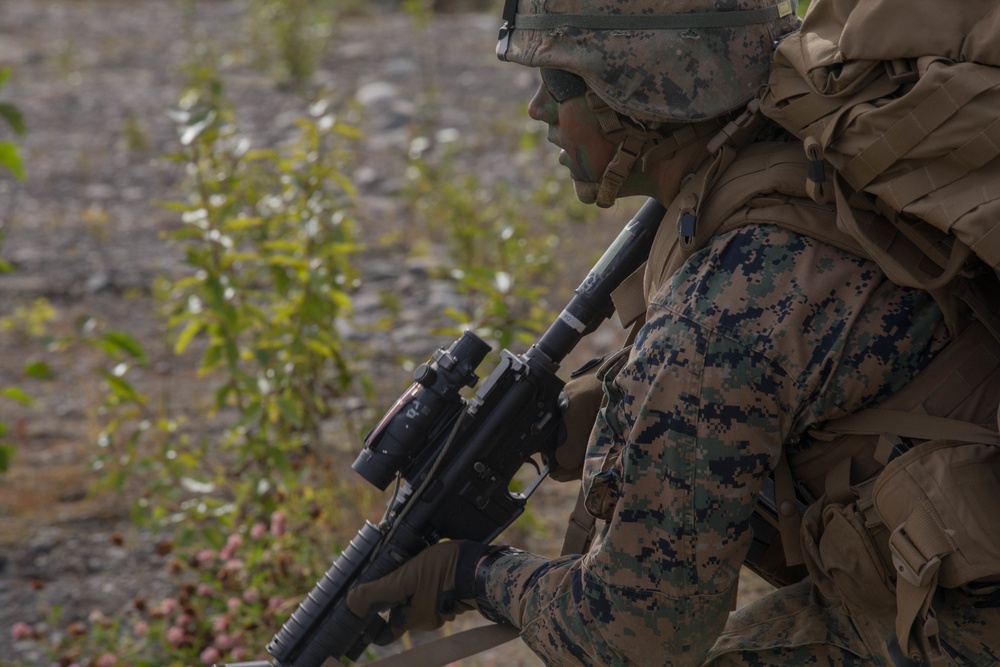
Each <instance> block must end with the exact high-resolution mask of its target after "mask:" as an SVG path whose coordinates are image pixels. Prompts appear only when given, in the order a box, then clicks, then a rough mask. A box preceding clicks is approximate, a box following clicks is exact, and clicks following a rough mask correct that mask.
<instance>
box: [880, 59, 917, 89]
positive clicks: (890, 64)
mask: <svg viewBox="0 0 1000 667" xmlns="http://www.w3.org/2000/svg"><path fill="white" fill-rule="evenodd" d="M885 72H886V74H888V75H889V81H891V82H892V83H893V84H895V85H897V86H905V85H906V84H908V83H913V82H914V81H916V80H917V79H919V78H920V74H919V73H917V68H916V67H914V66H913V60H912V59H910V58H893V59H892V60H886V61H885Z"/></svg>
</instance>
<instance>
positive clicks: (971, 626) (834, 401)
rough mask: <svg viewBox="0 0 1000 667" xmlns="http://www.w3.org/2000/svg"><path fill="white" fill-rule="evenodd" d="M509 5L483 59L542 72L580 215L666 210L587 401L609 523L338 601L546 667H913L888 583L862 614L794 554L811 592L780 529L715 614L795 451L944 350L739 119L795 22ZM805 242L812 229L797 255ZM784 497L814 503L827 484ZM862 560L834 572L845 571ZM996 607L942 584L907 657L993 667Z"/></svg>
mask: <svg viewBox="0 0 1000 667" xmlns="http://www.w3.org/2000/svg"><path fill="white" fill-rule="evenodd" d="M507 5H508V7H507V9H506V10H505V19H506V21H507V24H506V25H505V28H504V30H502V31H501V41H500V44H499V46H498V54H499V55H500V57H501V59H504V60H507V61H511V62H516V63H520V64H523V65H528V66H532V67H537V68H539V69H540V73H541V85H540V86H539V88H538V91H537V93H536V94H535V96H534V98H533V99H532V100H531V103H530V105H529V115H530V116H531V117H532V118H534V119H536V120H539V121H542V122H544V123H546V124H548V126H549V135H548V136H549V140H550V141H551V142H552V143H554V144H555V145H556V146H558V147H560V148H561V149H562V152H561V154H560V162H561V163H562V164H563V165H565V166H566V167H567V168H568V169H569V172H570V174H571V176H572V178H573V180H574V183H575V185H576V188H577V193H578V196H579V197H580V199H581V200H583V201H585V202H590V203H596V204H597V205H599V206H605V207H606V206H610V205H611V204H612V203H613V202H614V201H615V200H616V199H617V198H618V197H623V196H631V195H645V196H649V197H653V198H656V199H657V200H659V201H661V202H663V203H664V204H669V211H668V213H667V216H666V218H665V222H664V225H663V229H662V230H661V232H660V236H659V237H658V238H657V241H656V247H654V250H653V252H652V254H651V257H650V261H649V266H648V267H647V269H646V275H645V289H646V300H647V310H646V312H645V313H644V324H643V325H642V326H641V328H639V329H638V333H637V336H636V337H635V340H634V344H633V345H632V346H631V347H630V348H626V349H625V350H623V351H622V352H621V353H619V354H615V355H612V356H610V357H609V358H608V359H607V360H606V361H605V362H604V363H603V365H602V366H601V368H600V370H599V371H598V373H597V379H598V380H600V382H601V383H602V385H603V390H604V394H605V400H604V405H603V407H602V408H601V410H600V411H599V413H598V414H597V417H596V422H595V423H594V426H593V430H592V433H591V435H590V438H589V443H587V444H586V452H585V457H584V456H583V450H582V448H581V449H580V450H579V454H578V455H577V456H578V457H579V458H581V459H582V460H581V461H580V464H579V468H582V479H583V489H584V492H585V497H586V508H587V510H588V512H589V513H590V514H592V515H593V516H595V517H596V518H597V519H598V520H599V521H600V522H601V523H600V524H599V527H598V531H597V534H596V537H595V539H594V541H593V544H592V545H591V546H590V547H589V549H588V550H587V551H586V553H583V554H582V555H581V554H573V555H567V556H563V557H559V558H555V559H549V558H543V557H541V556H537V555H533V554H530V553H525V552H521V551H518V550H515V549H511V548H508V547H490V548H484V547H481V546H480V545H475V544H467V543H455V542H447V543H443V544H439V545H436V546H433V547H431V548H429V549H427V550H425V551H424V552H423V553H422V554H420V555H419V556H418V557H417V558H416V559H414V560H413V561H411V562H409V563H407V564H406V565H404V566H403V567H401V568H400V569H399V570H397V571H396V572H395V573H394V574H392V575H390V576H389V577H386V578H385V579H383V580H379V581H376V582H373V583H371V584H366V585H364V586H361V587H360V588H358V589H357V590H355V591H354V592H352V593H351V595H350V597H349V600H348V602H349V605H350V606H351V608H352V610H353V611H354V612H355V613H356V614H359V615H362V614H363V613H364V612H366V611H367V610H368V609H369V608H371V607H372V606H373V605H376V604H377V605H381V606H382V607H393V612H392V615H391V624H392V625H393V626H394V628H395V631H396V632H397V633H401V632H402V631H403V630H404V629H430V628H433V627H437V626H439V625H440V624H441V623H443V622H444V621H445V620H446V619H449V618H452V617H453V616H454V614H455V613H457V612H458V611H464V610H467V609H472V608H478V609H479V611H480V612H481V613H482V614H483V615H484V616H486V617H487V618H489V619H491V620H496V621H499V622H503V623H508V624H511V625H513V626H514V627H516V628H518V629H519V630H520V635H521V638H522V639H523V640H524V641H525V642H526V643H527V644H528V645H529V646H530V647H531V648H532V650H534V651H535V652H536V653H537V654H538V655H539V656H540V657H541V658H542V660H543V661H544V662H545V663H546V664H547V665H641V666H645V665H699V664H711V665H806V664H823V665H826V664H830V665H862V664H865V665H867V664H890V661H891V660H893V659H897V660H900V659H901V663H900V664H907V663H906V660H908V659H910V658H912V657H913V656H914V653H913V652H912V651H909V650H906V651H904V652H905V653H907V654H908V655H902V653H900V651H899V644H900V642H899V641H898V640H896V641H895V643H894V642H893V640H891V639H890V638H891V637H893V636H894V633H895V632H896V624H895V619H896V608H895V598H894V597H893V595H894V589H893V587H892V585H891V576H889V575H885V576H883V579H884V580H885V581H882V582H881V583H884V584H885V587H886V591H882V590H880V591H877V592H876V593H873V595H875V602H873V603H872V604H868V605H866V604H865V602H864V601H862V602H861V603H857V602H856V601H855V599H854V598H852V597H850V596H849V595H846V596H845V595H842V594H841V593H842V591H841V589H838V588H836V587H832V588H831V587H830V586H827V585H824V582H827V581H828V580H832V579H835V578H836V577H835V576H834V577H831V576H827V575H828V574H829V572H830V571H834V572H839V571H843V572H846V577H844V580H845V581H848V582H849V581H850V580H851V579H852V577H853V576H854V575H853V574H852V570H851V569H850V566H851V563H847V562H844V563H843V567H842V568H841V563H840V561H838V560H837V559H838V558H841V557H842V556H843V555H838V556H836V557H834V558H833V563H832V564H831V563H830V562H829V561H830V558H827V562H826V563H825V564H824V563H822V562H821V561H822V560H823V558H822V554H820V555H816V554H814V553H811V552H810V553H807V554H806V558H805V560H806V563H807V565H808V566H809V573H810V576H808V577H805V578H803V575H804V572H802V571H797V570H794V569H790V570H789V569H785V570H783V571H782V570H781V567H786V566H787V565H794V564H795V563H796V562H801V558H799V559H798V561H796V558H797V557H798V556H800V555H801V553H800V552H801V549H800V548H799V547H798V546H796V545H794V544H792V545H790V544H789V543H788V542H790V541H791V539H790V538H792V539H793V538H794V537H795V535H796V530H797V529H796V528H794V527H793V529H792V530H790V531H787V532H786V530H785V528H786V526H787V525H789V524H787V523H784V524H782V530H781V535H782V537H784V538H785V539H786V544H785V545H784V546H783V547H782V549H784V553H785V554H786V555H787V558H786V562H785V563H783V564H782V566H781V567H778V568H775V569H774V570H773V571H772V574H773V576H772V577H771V580H772V581H775V582H776V583H782V584H783V583H787V584H788V585H785V586H782V587H780V588H778V589H777V590H775V591H773V592H771V593H769V594H767V595H766V596H764V597H763V599H761V600H759V601H757V602H755V603H753V604H751V605H749V606H746V607H744V608H742V609H740V610H738V611H736V612H733V613H730V612H731V610H732V609H733V607H734V604H735V600H736V592H737V584H738V580H739V573H740V568H741V566H742V565H743V564H744V562H745V561H747V559H748V554H750V553H751V552H752V551H753V550H754V547H755V544H754V539H755V537H756V538H757V539H762V535H763V533H764V532H765V531H763V530H762V529H761V530H759V531H758V534H757V535H756V536H755V535H754V531H753V530H752V529H751V520H752V516H753V514H754V511H755V507H757V501H756V499H757V497H758V493H759V492H761V491H762V489H764V487H765V485H766V484H767V483H768V480H769V478H770V476H771V475H772V473H774V478H775V480H776V484H778V485H779V486H780V485H781V483H780V480H781V479H782V478H781V475H780V472H778V471H781V470H782V469H784V470H787V469H788V468H787V466H788V464H787V460H788V459H790V458H791V459H793V460H801V459H802V457H803V455H805V456H806V458H808V457H809V456H813V455H814V454H815V455H817V456H818V455H820V454H822V453H823V452H824V450H826V449H828V448H829V447H830V444H829V439H827V438H817V437H815V434H814V432H813V429H814V428H815V427H817V425H821V424H824V423H826V422H828V421H830V420H835V419H837V418H840V417H843V416H845V415H850V414H852V413H856V412H858V411H859V410H862V409H864V408H866V407H869V406H873V405H877V404H880V403H882V402H884V401H885V400H886V399H887V398H888V397H891V396H893V395H894V394H896V393H897V392H898V391H899V390H900V389H901V388H902V387H904V386H905V385H907V383H908V382H909V381H910V380H911V378H913V377H914V376H915V375H916V374H917V373H918V372H919V371H920V370H921V369H923V368H924V367H925V366H927V364H928V363H929V362H930V361H931V360H932V359H933V358H934V357H935V356H936V355H938V353H940V352H941V351H942V350H943V349H944V348H945V347H946V346H947V344H948V343H949V341H950V340H951V339H952V333H951V332H950V331H949V328H948V326H947V325H946V321H945V319H946V318H945V316H944V315H943V314H942V310H941V308H940V307H939V305H938V303H937V302H936V301H935V299H934V298H933V297H932V295H930V294H928V293H926V292H923V291H919V290H916V289H912V288H906V287H900V286H897V285H895V284H894V283H892V282H890V281H889V280H888V279H887V278H886V276H885V275H884V273H883V272H882V271H881V270H880V269H879V267H878V265H877V264H875V263H874V262H872V261H871V260H869V259H866V258H865V257H864V256H863V253H862V251H861V250H860V248H858V247H857V245H856V244H854V243H853V242H852V240H851V239H850V238H847V237H844V236H843V235H838V233H837V232H836V230H835V229H834V228H835V214H834V211H833V208H832V207H831V206H825V207H824V206H821V205H817V204H815V203H814V202H812V201H810V200H808V199H807V198H806V195H805V192H803V191H802V185H801V182H804V179H802V178H801V177H800V176H801V173H803V172H801V171H799V170H804V169H806V168H807V166H808V165H806V163H805V158H804V157H803V151H802V146H801V143H799V142H798V141H797V140H795V139H794V138H792V137H790V136H789V135H786V134H784V133H783V132H782V131H781V130H780V129H779V128H777V127H776V126H774V125H772V124H770V123H768V122H767V121H766V120H764V119H760V118H759V117H758V114H756V113H755V105H753V104H751V106H750V109H749V111H746V109H747V104H748V103H750V102H751V101H752V100H753V99H754V96H755V94H756V93H757V91H758V89H759V88H760V86H761V85H763V84H764V83H766V81H767V76H768V70H769V63H770V58H771V55H772V49H773V45H774V42H775V40H779V39H780V38H781V37H782V36H783V35H786V34H788V33H790V32H792V31H794V30H796V29H797V28H798V25H799V23H798V19H797V18H796V16H795V13H794V7H793V6H792V4H791V3H787V2H779V3H777V4H772V3H771V2H769V1H768V0H733V1H729V0H678V1H677V2H673V3H669V5H668V6H669V8H670V9H669V11H670V13H664V9H663V7H664V3H662V2H657V1H655V0H610V1H608V0H602V1H600V2H598V1H597V0H563V1H561V2H552V1H548V2H544V1H543V0H521V2H520V3H518V2H514V1H511V0H508V3H507ZM786 169H787V170H790V172H788V171H786ZM792 172H794V174H796V176H795V178H794V179H786V178H784V175H785V174H786V173H792ZM747 183H750V185H751V186H752V187H751V188H749V189H747V188H746V187H744V186H745V185H746V184H747ZM736 191H739V192H736ZM736 219H738V220H739V222H738V224H732V225H730V224H729V223H730V222H731V221H732V220H736ZM817 221H818V223H817ZM723 223H725V224H723ZM822 224H825V225H826V227H825V228H824V227H822ZM817 229H827V230H828V232H827V233H825V234H824V235H823V236H822V238H814V237H813V236H811V235H810V233H809V232H810V230H817ZM993 409H994V410H995V407H994V408H993ZM574 444H576V443H574V442H567V444H566V445H564V446H563V451H562V452H561V454H565V455H566V456H560V461H564V460H565V461H571V460H572V459H573V456H572V454H569V453H567V450H571V449H572V448H573V446H574ZM830 451H833V450H830ZM848 456H849V455H848ZM870 456H871V455H870ZM820 459H822V456H820ZM845 460H847V461H848V462H850V458H847V459H845ZM824 465H825V464H824ZM566 467H567V468H569V469H573V468H574V467H575V466H574V465H572V464H567V466H566ZM793 467H794V466H793ZM565 472H566V471H563V473H564V476H571V475H566V474H565ZM578 474H579V473H578ZM846 475H847V478H848V479H849V481H850V475H851V469H850V465H848V472H847V473H846ZM784 479H786V480H790V478H788V477H787V476H786V477H785V478H784ZM796 479H797V481H799V482H800V484H799V486H800V487H801V494H800V496H801V497H802V498H804V499H805V500H806V502H809V501H815V500H817V498H820V496H821V495H822V494H823V492H824V488H826V490H827V491H829V488H830V487H829V486H827V487H823V486H822V485H819V486H818V488H817V484H816V483H814V480H806V479H802V478H799V477H798V476H797V475H796ZM789 483H790V482H789ZM779 491H780V489H779ZM785 498H786V501H787V495H786V496H785ZM779 501H780V497H779ZM778 505H779V508H780V509H781V513H782V514H786V515H790V514H793V513H791V512H786V511H785V504H783V503H780V502H779V503H778ZM816 506H817V507H819V506H822V503H819V504H817V505H816ZM757 509H758V510H759V507H757ZM808 516H809V515H808V514H807V517H808ZM795 518H796V519H797V518H798V517H797V514H796V516H795ZM778 523H782V522H781V521H780V520H779V521H778ZM808 525H809V526H814V524H808ZM806 532H807V533H809V528H808V527H807V530H806ZM861 532H863V530H862V531H861ZM816 537H817V535H815V534H812V533H810V534H809V535H807V537H806V538H805V539H804V542H803V543H804V544H806V551H810V548H809V545H813V546H815V544H817V542H815V540H814V541H812V542H810V540H811V539H812V538H816ZM861 544H862V546H861V547H859V549H864V548H865V547H866V546H867V547H869V548H871V547H870V545H871V540H870V538H868V537H865V538H864V539H863V540H862V542H861ZM853 548H854V547H850V548H848V549H847V552H848V553H847V554H846V556H843V558H844V559H845V561H846V560H854V559H855V557H857V558H858V559H860V556H858V555H857V554H856V553H855V554H853V555H852V552H851V549H853ZM813 551H815V549H813ZM817 563H819V565H817ZM889 567H890V570H891V565H890V566H889ZM824 568H826V569H824ZM838 568H839V569H838ZM763 569H765V570H766V569H767V568H763ZM796 572H797V574H796ZM775 573H776V574H775ZM789 573H791V574H789ZM865 581H866V580H865V579H864V577H861V580H860V582H859V583H858V584H857V585H858V587H859V588H864V587H866V583H865ZM887 596H888V597H887ZM998 604H1000V595H998V594H997V593H996V590H995V588H988V589H984V588H980V589H977V590H976V591H975V592H972V591H970V590H968V589H964V590H957V589H956V590H939V591H938V593H937V596H936V597H935V598H934V611H935V612H936V619H937V624H936V625H935V626H934V627H933V628H931V626H929V625H927V624H926V623H925V624H924V625H925V629H926V628H930V629H929V630H927V635H928V636H930V638H931V639H930V642H931V644H930V648H931V650H932V651H931V652H932V653H933V655H930V656H927V655H925V656H923V657H928V658H929V659H931V660H932V662H933V661H936V662H937V664H946V663H942V662H940V661H941V660H945V661H947V660H949V659H954V660H956V661H958V664H995V663H996V661H997V660H998V656H1000V612H998V611H997V607H998ZM924 612H925V614H924V616H921V617H920V618H922V619H926V618H927V617H928V616H927V614H926V609H924ZM904 631H905V628H904ZM887 640H889V641H888V647H887ZM907 642H908V639H907V638H904V641H903V642H902V644H903V646H904V647H906V646H907ZM923 647H924V648H925V649H926V648H927V644H926V643H925V644H924V645H923ZM891 650H894V651H895V655H891V653H890V651H891ZM925 653H926V651H925ZM916 657H921V656H919V655H917V656H916ZM963 660H964V661H963ZM910 664H914V665H915V664H918V663H916V662H912V663H910Z"/></svg>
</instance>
